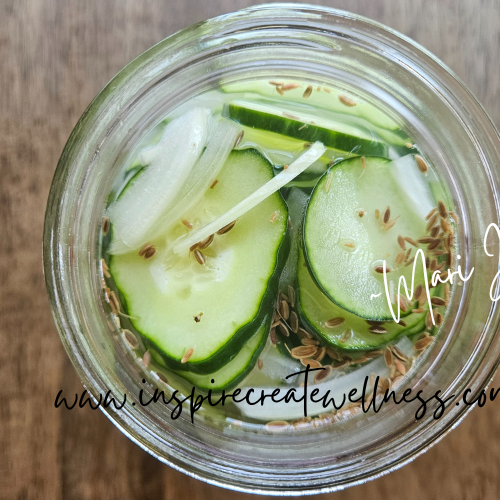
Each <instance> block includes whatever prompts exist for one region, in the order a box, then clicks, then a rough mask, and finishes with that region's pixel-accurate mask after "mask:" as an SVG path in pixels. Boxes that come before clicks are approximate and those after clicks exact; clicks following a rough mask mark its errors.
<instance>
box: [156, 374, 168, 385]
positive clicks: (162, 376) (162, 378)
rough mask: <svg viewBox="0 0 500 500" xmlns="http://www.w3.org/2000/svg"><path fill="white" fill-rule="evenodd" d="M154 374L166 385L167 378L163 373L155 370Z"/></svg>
mask: <svg viewBox="0 0 500 500" xmlns="http://www.w3.org/2000/svg"><path fill="white" fill-rule="evenodd" d="M156 375H157V377H158V380H159V381H160V382H163V383H164V384H165V385H168V379H167V377H165V375H163V373H160V372H156Z"/></svg>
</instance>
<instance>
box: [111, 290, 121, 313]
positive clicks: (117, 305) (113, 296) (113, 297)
mask: <svg viewBox="0 0 500 500" xmlns="http://www.w3.org/2000/svg"><path fill="white" fill-rule="evenodd" d="M109 300H110V304H113V307H114V309H115V310H116V312H117V313H118V312H119V311H120V301H119V300H118V297H117V296H116V293H115V292H110V294H109Z"/></svg>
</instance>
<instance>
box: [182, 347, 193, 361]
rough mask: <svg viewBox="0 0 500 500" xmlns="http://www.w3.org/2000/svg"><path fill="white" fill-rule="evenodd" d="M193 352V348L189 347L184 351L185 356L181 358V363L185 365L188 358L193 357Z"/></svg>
mask: <svg viewBox="0 0 500 500" xmlns="http://www.w3.org/2000/svg"><path fill="white" fill-rule="evenodd" d="M193 352H194V347H190V348H189V349H188V350H187V351H186V354H184V356H182V359H181V363H186V362H187V361H188V360H189V358H190V357H191V356H192V355H193Z"/></svg>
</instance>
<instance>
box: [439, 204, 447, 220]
mask: <svg viewBox="0 0 500 500" xmlns="http://www.w3.org/2000/svg"><path fill="white" fill-rule="evenodd" d="M438 210H439V215H440V216H441V217H442V218H443V219H446V217H448V210H446V205H445V204H444V203H443V202H442V201H441V200H438Z"/></svg>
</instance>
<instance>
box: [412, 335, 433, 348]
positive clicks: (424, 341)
mask: <svg viewBox="0 0 500 500" xmlns="http://www.w3.org/2000/svg"><path fill="white" fill-rule="evenodd" d="M433 342H434V339H433V337H424V338H422V339H420V340H417V342H415V345H414V346H413V349H415V351H423V350H424V349H425V348H426V347H427V346H429V345H430V344H432V343H433Z"/></svg>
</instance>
